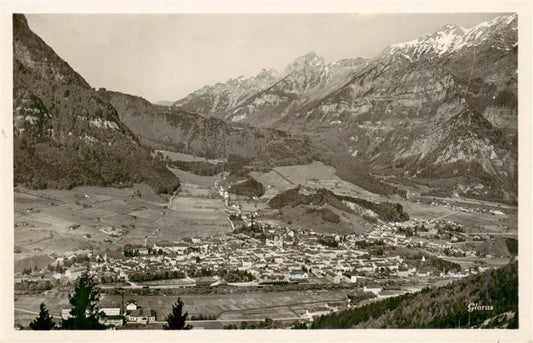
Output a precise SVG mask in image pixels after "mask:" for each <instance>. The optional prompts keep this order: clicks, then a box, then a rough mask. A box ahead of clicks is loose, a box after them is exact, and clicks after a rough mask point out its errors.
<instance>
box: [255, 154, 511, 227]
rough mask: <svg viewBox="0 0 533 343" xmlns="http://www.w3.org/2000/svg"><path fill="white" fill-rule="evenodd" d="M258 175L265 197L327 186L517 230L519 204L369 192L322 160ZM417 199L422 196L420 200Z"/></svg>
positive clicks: (471, 223)
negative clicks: (442, 203) (438, 202)
mask: <svg viewBox="0 0 533 343" xmlns="http://www.w3.org/2000/svg"><path fill="white" fill-rule="evenodd" d="M250 174H251V175H252V176H253V177H254V178H255V179H257V180H258V181H259V182H261V183H263V185H265V187H266V188H267V190H266V192H265V194H264V195H263V196H262V198H263V199H270V198H272V197H273V196H275V195H276V194H278V193H279V192H282V191H284V190H287V189H289V188H294V187H296V185H299V184H300V185H303V186H307V187H310V188H326V189H329V190H331V191H332V192H334V193H336V194H340V195H348V196H353V197H361V198H364V199H366V200H370V201H375V202H384V201H388V202H398V203H400V204H401V205H402V206H403V208H404V210H405V211H406V212H407V213H409V215H410V216H411V217H416V218H421V219H437V218H442V219H449V220H453V221H456V222H458V223H461V224H463V225H465V226H467V227H484V228H487V229H489V230H490V231H492V232H496V233H498V232H501V231H502V230H503V229H504V227H509V230H510V232H511V233H515V235H516V232H517V226H518V220H517V215H518V210H517V207H516V206H509V205H505V204H498V203H493V202H486V201H480V200H473V199H464V198H434V197H424V196H417V197H416V198H413V199H409V200H406V199H401V198H400V197H398V196H391V197H390V198H389V197H385V196H381V195H378V194H374V193H371V192H368V191H366V190H364V189H362V188H361V187H358V186H356V185H354V184H351V183H349V182H346V181H344V180H341V179H340V178H339V177H338V176H337V175H335V169H334V168H333V167H330V166H327V165H325V164H323V163H321V162H313V163H310V164H306V165H295V166H287V167H277V168H274V169H273V170H272V171H270V172H268V173H258V172H252V173H250ZM433 199H439V200H445V201H448V202H449V203H450V204H453V205H457V206H462V207H464V208H472V207H477V208H482V209H499V210H501V211H502V212H504V213H505V215H492V214H488V213H480V212H461V211H456V210H453V209H451V208H447V207H444V206H431V205H430V204H429V203H430V202H431V201H432V200H433ZM416 200H420V202H417V201H416Z"/></svg>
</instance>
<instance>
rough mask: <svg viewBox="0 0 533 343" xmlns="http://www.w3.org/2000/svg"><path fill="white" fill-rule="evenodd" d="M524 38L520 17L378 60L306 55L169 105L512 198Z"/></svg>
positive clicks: (427, 40) (392, 170)
mask: <svg viewBox="0 0 533 343" xmlns="http://www.w3.org/2000/svg"><path fill="white" fill-rule="evenodd" d="M517 39H518V38H517V16H516V15H515V14H510V15H504V16H500V17H497V18H495V19H493V20H491V21H489V22H484V23H481V24H479V25H477V26H475V27H472V28H470V29H465V28H462V27H459V26H456V25H446V26H444V27H443V28H441V29H440V30H438V31H436V32H434V33H432V34H427V35H424V36H422V37H419V38H418V39H415V40H412V41H409V42H405V43H399V44H393V45H390V46H388V47H386V48H385V49H384V50H383V51H382V52H381V53H380V54H378V55H377V56H375V57H374V58H371V59H363V58H355V59H347V60H341V61H337V62H334V63H329V64H326V63H325V61H324V59H323V58H321V57H319V56H318V55H317V54H316V53H314V52H310V53H308V54H306V55H304V56H301V57H299V58H297V59H296V60H295V61H294V62H292V63H291V64H289V65H288V66H287V67H286V68H285V70H284V71H283V72H281V73H277V72H275V71H272V70H263V71H262V72H261V73H260V74H258V75H257V76H255V77H251V78H243V77H240V78H237V79H231V80H229V81H228V82H226V83H219V84H216V85H213V86H205V87H203V88H201V89H199V90H197V91H195V92H193V93H191V94H189V95H188V96H186V97H184V98H183V99H180V100H178V101H176V102H175V103H174V104H173V107H175V108H179V109H183V110H188V111H195V112H199V113H203V114H205V115H207V116H213V117H216V118H220V119H223V120H225V121H227V122H235V123H246V124H250V125H254V126H257V127H266V128H283V129H284V130H288V131H289V132H292V133H297V134H305V135H307V136H308V137H310V138H311V139H312V141H313V143H314V144H316V145H318V146H322V147H327V148H328V149H329V150H331V151H339V152H342V153H344V154H349V155H351V156H354V157H358V158H359V159H361V160H364V161H366V162H368V163H369V164H370V165H371V166H372V168H373V169H374V170H375V171H376V172H378V173H383V174H387V175H395V176H396V180H397V181H401V180H402V179H405V178H409V179H412V180H415V181H419V182H421V183H424V184H430V185H431V186H432V187H433V188H434V189H433V191H432V194H434V195H441V194H442V195H463V196H469V197H475V198H480V199H492V200H499V201H507V202H515V201H516V193H517V107H518V100H517V52H518V40H517ZM435 180H441V181H440V182H435Z"/></svg>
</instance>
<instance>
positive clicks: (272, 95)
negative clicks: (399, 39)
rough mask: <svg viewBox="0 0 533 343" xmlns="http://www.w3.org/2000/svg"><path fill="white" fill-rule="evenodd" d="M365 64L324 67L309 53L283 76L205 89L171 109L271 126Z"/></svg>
mask: <svg viewBox="0 0 533 343" xmlns="http://www.w3.org/2000/svg"><path fill="white" fill-rule="evenodd" d="M365 61H366V60H365V59H362V58H356V59H347V60H341V61H338V62H335V63H332V64H329V65H326V63H325V62H324V59H323V58H322V57H319V56H318V55H317V54H316V53H314V52H310V53H308V54H306V55H304V56H301V57H298V58H297V59H296V60H295V61H293V62H292V63H291V64H289V65H288V66H287V68H285V71H284V72H283V73H282V74H278V73H277V72H275V71H270V70H269V71H263V72H262V73H260V74H258V75H257V76H255V77H252V78H248V79H243V78H239V79H236V80H229V81H228V82H227V83H224V84H217V85H214V86H206V87H203V88H201V89H199V90H198V91H196V92H193V93H191V94H190V95H188V96H187V97H185V98H183V99H181V100H179V101H177V102H175V103H174V106H175V107H178V108H182V109H187V110H191V111H195V112H198V113H205V114H209V115H213V116H217V117H219V118H222V119H225V120H228V121H234V122H243V123H250V124H254V125H262V126H272V125H273V124H274V123H275V122H276V121H278V120H279V119H280V116H284V115H286V114H289V113H292V112H294V111H295V110H297V109H298V108H299V107H300V106H302V105H304V104H307V103H309V102H311V101H313V100H316V99H318V98H320V97H322V96H325V95H327V94H328V93H329V92H331V91H332V90H334V89H336V88H338V87H340V86H342V85H343V84H344V83H346V82H348V81H349V79H350V77H351V75H352V72H353V71H354V70H356V69H357V68H359V67H360V66H361V65H363V64H364V62H365ZM250 114H253V115H250Z"/></svg>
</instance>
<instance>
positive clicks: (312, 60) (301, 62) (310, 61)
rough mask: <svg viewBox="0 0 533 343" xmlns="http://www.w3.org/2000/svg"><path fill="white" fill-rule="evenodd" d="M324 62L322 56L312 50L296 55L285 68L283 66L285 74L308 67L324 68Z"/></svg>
mask: <svg viewBox="0 0 533 343" xmlns="http://www.w3.org/2000/svg"><path fill="white" fill-rule="evenodd" d="M325 66H326V62H325V61H324V58H323V57H320V56H318V55H317V54H316V53H315V52H314V51H310V52H308V53H307V54H305V55H302V56H300V57H297V58H296V59H295V60H294V61H293V62H292V63H290V64H289V65H288V66H287V68H285V73H286V74H291V73H294V72H297V73H298V72H301V71H304V70H308V69H324V68H325Z"/></svg>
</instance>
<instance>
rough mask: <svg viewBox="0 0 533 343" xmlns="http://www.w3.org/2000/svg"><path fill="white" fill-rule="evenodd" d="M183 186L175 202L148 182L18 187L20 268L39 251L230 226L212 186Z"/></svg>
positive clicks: (217, 231)
mask: <svg viewBox="0 0 533 343" xmlns="http://www.w3.org/2000/svg"><path fill="white" fill-rule="evenodd" d="M183 188H184V189H185V192H183V195H181V194H180V195H179V196H176V197H173V198H172V199H171V201H170V202H166V201H164V200H163V199H162V198H160V197H159V196H157V195H156V194H154V193H153V191H152V190H151V189H150V188H149V187H147V186H144V185H135V187H133V188H124V189H116V188H99V187H77V188H74V189H72V190H64V191H58V190H28V189H23V188H17V189H15V252H16V253H15V268H16V271H20V270H22V269H23V268H25V267H33V264H32V263H34V262H33V260H34V258H33V257H35V256H55V255H63V254H65V253H69V252H81V251H83V250H86V251H90V250H94V251H96V252H97V251H105V250H106V249H110V250H116V249H120V248H122V246H124V245H125V244H128V243H129V244H144V241H145V238H147V240H148V243H149V244H150V243H153V242H155V241H157V242H164V241H176V240H181V239H182V238H185V237H208V236H212V235H222V234H224V233H226V232H229V231H230V230H231V227H230V225H229V223H228V221H227V219H226V213H225V212H224V203H223V202H222V201H221V199H220V198H216V197H215V196H214V194H215V193H214V192H213V191H212V190H210V189H208V188H206V187H202V186H194V185H193V186H188V185H187V184H184V185H183ZM30 260H31V261H32V262H31V263H30V264H31V265H27V264H28V261H30ZM47 263H49V261H47ZM37 265H38V266H39V267H46V265H44V266H41V265H39V263H37Z"/></svg>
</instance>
